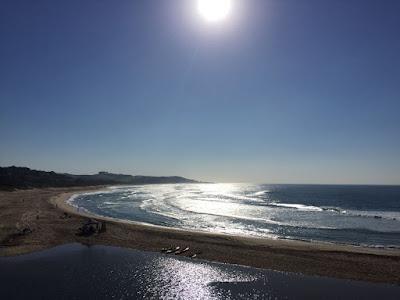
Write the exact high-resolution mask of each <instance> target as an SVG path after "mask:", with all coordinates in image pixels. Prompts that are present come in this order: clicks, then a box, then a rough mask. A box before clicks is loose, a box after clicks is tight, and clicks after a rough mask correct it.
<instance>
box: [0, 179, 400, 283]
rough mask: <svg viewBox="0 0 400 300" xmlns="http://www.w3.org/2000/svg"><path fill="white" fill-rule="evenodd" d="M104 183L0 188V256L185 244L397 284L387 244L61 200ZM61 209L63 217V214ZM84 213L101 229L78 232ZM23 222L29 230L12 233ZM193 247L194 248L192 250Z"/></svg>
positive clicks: (208, 254)
mask: <svg viewBox="0 0 400 300" xmlns="http://www.w3.org/2000/svg"><path fill="white" fill-rule="evenodd" d="M105 188H106V187H105V186H101V187H99V186H97V187H85V188H82V187H81V188H48V189H33V190H20V191H14V192H0V210H1V211H2V212H3V215H4V217H3V218H2V220H0V256H12V255H17V254H23V253H28V252H33V251H37V250H43V249H46V248H51V247H54V246H57V245H62V244H67V243H73V242H78V243H82V244H86V245H110V246H117V247H125V248H133V249H137V250H144V251H154V252H160V250H161V249H162V248H164V247H169V246H178V245H179V246H181V247H182V246H188V247H190V251H191V252H190V253H189V254H192V253H196V254H198V255H197V257H198V258H199V259H204V260H207V261H216V262H222V263H230V264H237V265H244V266H251V267H256V268H262V269H271V270H277V271H284V272H293V273H302V274H307V275H318V276H327V277H335V278H343V279H353V280H362V281H370V282H381V283H392V284H397V285H400V251H399V250H398V249H391V248H367V247H362V246H352V245H342V244H331V243H320V242H306V241H297V240H285V239H276V240H275V239H266V238H258V237H244V236H233V235H226V234H221V233H208V232H196V231H188V230H184V229H174V228H169V227H162V226H157V225H148V224H142V223H138V222H133V221H124V220H119V219H118V220H117V219H113V218H108V217H102V216H97V215H93V214H89V213H87V212H83V211H80V212H78V211H77V210H76V208H75V207H74V206H72V205H70V204H68V203H66V201H67V200H68V199H69V198H70V197H71V196H72V195H74V194H81V193H85V192H96V191H99V190H104V189H105ZM64 212H66V213H67V215H68V217H67V218H64V217H63V214H64ZM87 218H92V219H96V220H103V221H105V222H106V224H107V230H106V232H104V233H100V234H96V235H92V236H89V237H81V236H77V235H76V232H77V229H78V228H79V227H80V226H82V224H83V223H84V222H85V220H86V219H87ZM24 222H26V223H27V224H29V228H31V229H32V233H29V234H27V235H18V234H16V227H18V226H20V227H21V224H23V223H24ZM192 251H193V252H192Z"/></svg>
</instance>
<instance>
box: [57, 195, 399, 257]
mask: <svg viewBox="0 0 400 300" xmlns="http://www.w3.org/2000/svg"><path fill="white" fill-rule="evenodd" d="M106 188H107V187H104V188H102V189H98V190H94V191H83V192H80V193H75V192H72V193H64V194H60V195H58V196H56V197H54V198H51V199H50V202H51V203H53V204H55V205H57V206H58V207H59V208H60V209H62V210H63V211H65V212H67V213H70V214H75V215H79V216H82V217H86V218H92V219H96V220H102V221H108V222H114V223H117V224H118V223H121V224H127V225H135V226H144V227H149V228H157V229H160V230H165V231H171V232H182V233H192V234H199V235H209V236H215V237H231V238H232V239H235V240H247V241H254V242H260V243H263V244H264V243H265V244H268V245H272V244H277V246H281V247H282V246H287V247H294V248H296V249H298V248H299V247H303V248H304V249H308V248H313V249H318V250H328V251H342V252H352V253H364V254H374V255H393V256H400V249H399V248H393V247H368V246H363V245H355V244H354V245H353V244H344V243H334V242H324V241H307V240H296V239H283V238H276V239H273V238H268V237H256V236H245V235H233V234H225V233H219V232H216V233H212V232H207V231H200V230H190V229H184V228H173V227H168V226H161V225H155V224H150V223H144V222H138V221H132V220H126V219H118V218H113V217H107V216H102V215H98V214H95V213H92V212H90V211H88V210H87V209H85V208H82V210H81V211H79V210H78V207H77V206H74V205H72V204H71V203H69V200H70V199H71V198H72V197H74V196H79V195H82V194H86V193H97V192H101V191H105V190H106Z"/></svg>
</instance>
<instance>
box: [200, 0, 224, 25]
mask: <svg viewBox="0 0 400 300" xmlns="http://www.w3.org/2000/svg"><path fill="white" fill-rule="evenodd" d="M231 6H232V0H197V8H198V11H199V14H200V15H201V16H202V17H203V18H204V19H206V20H207V21H210V22H217V21H221V20H223V19H225V18H226V17H227V16H228V15H229V13H230V11H231Z"/></svg>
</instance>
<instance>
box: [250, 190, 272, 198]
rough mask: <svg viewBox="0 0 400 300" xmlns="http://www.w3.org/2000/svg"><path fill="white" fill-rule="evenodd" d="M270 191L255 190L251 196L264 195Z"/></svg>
mask: <svg viewBox="0 0 400 300" xmlns="http://www.w3.org/2000/svg"><path fill="white" fill-rule="evenodd" d="M269 192H270V191H269V190H264V191H259V192H255V193H252V194H250V197H258V196H263V195H265V194H268V193H269Z"/></svg>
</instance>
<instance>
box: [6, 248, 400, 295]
mask: <svg viewBox="0 0 400 300" xmlns="http://www.w3.org/2000/svg"><path fill="white" fill-rule="evenodd" d="M0 270H1V272H0V293H1V294H0V295H1V297H2V299H7V300H9V299H10V300H11V299H399V298H398V297H399V295H400V287H398V286H391V285H382V284H370V283H365V282H357V281H347V280H338V279H331V278H323V277H312V276H303V275H298V274H288V273H281V272H274V271H267V270H260V269H254V268H247V267H240V266H235V265H226V264H217V263H206V262H203V261H195V260H190V259H187V258H176V257H175V256H174V257H172V256H167V255H161V254H157V253H151V252H140V251H135V250H128V249H122V248H115V247H105V246H92V247H86V246H82V245H79V244H70V245H65V246H60V247H56V248H53V249H50V250H46V251H42V252H38V253H34V254H28V255H23V256H18V257H11V258H0Z"/></svg>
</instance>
